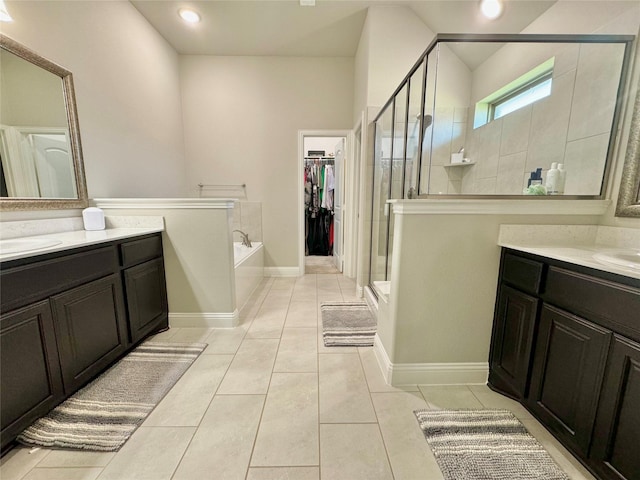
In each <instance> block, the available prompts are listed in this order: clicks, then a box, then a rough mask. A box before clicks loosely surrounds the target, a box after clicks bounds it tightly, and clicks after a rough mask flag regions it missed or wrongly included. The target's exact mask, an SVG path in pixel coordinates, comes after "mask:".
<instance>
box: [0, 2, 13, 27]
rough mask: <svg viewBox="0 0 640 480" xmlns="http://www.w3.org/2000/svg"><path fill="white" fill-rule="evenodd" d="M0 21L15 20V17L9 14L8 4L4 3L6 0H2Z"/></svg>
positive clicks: (0, 3)
mask: <svg viewBox="0 0 640 480" xmlns="http://www.w3.org/2000/svg"><path fill="white" fill-rule="evenodd" d="M0 22H13V18H11V15H9V11H8V10H7V6H6V5H5V4H4V0H0Z"/></svg>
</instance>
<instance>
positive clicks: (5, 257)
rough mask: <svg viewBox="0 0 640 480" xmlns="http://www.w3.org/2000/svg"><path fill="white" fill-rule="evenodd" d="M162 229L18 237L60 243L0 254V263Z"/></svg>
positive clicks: (59, 233) (120, 229)
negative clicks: (52, 240) (53, 240)
mask: <svg viewBox="0 0 640 480" xmlns="http://www.w3.org/2000/svg"><path fill="white" fill-rule="evenodd" d="M163 230H164V228H163V227H160V226H154V227H120V228H107V229H106V230H94V231H85V230H75V231H71V232H58V233H50V234H46V235H32V236H28V237H20V238H25V239H27V238H28V239H55V240H59V241H60V242H61V243H59V244H57V245H54V246H52V247H46V248H39V249H36V250H27V251H23V252H16V253H6V254H0V262H6V261H9V260H16V259H19V258H27V257H35V256H38V255H44V254H46V253H53V252H61V251H64V250H69V249H72V248H78V247H85V246H88V245H97V244H100V243H105V242H111V241H113V240H120V239H123V238H130V237H137V236H140V235H147V234H150V233H156V232H162V231H163Z"/></svg>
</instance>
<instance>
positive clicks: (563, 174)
mask: <svg viewBox="0 0 640 480" xmlns="http://www.w3.org/2000/svg"><path fill="white" fill-rule="evenodd" d="M566 179H567V171H566V170H565V169H564V163H559V164H558V178H557V180H556V192H557V195H563V194H564V182H565V180H566Z"/></svg>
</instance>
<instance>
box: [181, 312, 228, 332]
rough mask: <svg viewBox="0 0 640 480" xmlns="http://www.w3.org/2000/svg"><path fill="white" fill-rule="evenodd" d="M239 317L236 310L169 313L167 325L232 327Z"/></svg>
mask: <svg viewBox="0 0 640 480" xmlns="http://www.w3.org/2000/svg"><path fill="white" fill-rule="evenodd" d="M239 318H240V315H239V314H238V310H234V311H233V312H231V313H208V312H199V313H169V325H171V326H172V327H175V328H189V327H204V328H233V327H237V326H238V323H239Z"/></svg>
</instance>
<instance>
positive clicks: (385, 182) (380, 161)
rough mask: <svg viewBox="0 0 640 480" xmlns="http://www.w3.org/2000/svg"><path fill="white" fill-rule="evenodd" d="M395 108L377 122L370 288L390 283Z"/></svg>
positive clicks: (389, 109) (390, 109) (388, 110)
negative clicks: (390, 206)
mask: <svg viewBox="0 0 640 480" xmlns="http://www.w3.org/2000/svg"><path fill="white" fill-rule="evenodd" d="M392 140H393V108H388V109H387V110H386V112H385V113H384V114H383V115H382V116H381V117H380V118H379V119H378V121H377V122H376V131H375V151H374V165H373V202H372V204H373V205H372V208H373V210H372V212H371V213H372V214H371V269H370V271H369V272H370V273H369V285H371V286H372V287H375V286H376V282H381V281H385V280H386V279H387V249H388V240H389V237H388V232H389V204H388V203H387V200H388V199H389V194H390V187H391V158H392V157H391V155H392V146H393V142H392Z"/></svg>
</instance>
